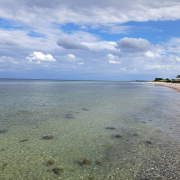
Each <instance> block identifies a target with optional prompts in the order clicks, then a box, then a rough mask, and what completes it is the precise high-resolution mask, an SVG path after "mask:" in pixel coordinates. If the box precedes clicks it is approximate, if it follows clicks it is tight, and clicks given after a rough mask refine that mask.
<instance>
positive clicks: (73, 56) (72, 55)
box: [67, 54, 76, 59]
mask: <svg viewBox="0 0 180 180" xmlns="http://www.w3.org/2000/svg"><path fill="white" fill-rule="evenodd" d="M67 57H68V58H72V59H76V56H75V55H74V54H68V55H67Z"/></svg>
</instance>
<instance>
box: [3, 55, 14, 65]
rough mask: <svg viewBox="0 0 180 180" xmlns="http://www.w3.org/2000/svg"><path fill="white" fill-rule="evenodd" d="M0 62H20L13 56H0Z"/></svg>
mask: <svg viewBox="0 0 180 180" xmlns="http://www.w3.org/2000/svg"><path fill="white" fill-rule="evenodd" d="M0 63H12V64H18V62H17V61H14V60H13V59H12V58H11V57H6V56H2V57H0Z"/></svg>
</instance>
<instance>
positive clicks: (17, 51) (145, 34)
mask: <svg viewBox="0 0 180 180" xmlns="http://www.w3.org/2000/svg"><path fill="white" fill-rule="evenodd" d="M179 74H180V1H179V0H171V1H170V0H154V1H152V0H133V1H132V0H126V1H124V0H111V1H110V0H91V1H89V0H88V1H87V0H51V1H49V0H0V78H25V79H60V80H108V81H109V80H110V81H127V80H153V79H154V78H156V77H161V78H170V79H171V78H176V76H177V75H179Z"/></svg>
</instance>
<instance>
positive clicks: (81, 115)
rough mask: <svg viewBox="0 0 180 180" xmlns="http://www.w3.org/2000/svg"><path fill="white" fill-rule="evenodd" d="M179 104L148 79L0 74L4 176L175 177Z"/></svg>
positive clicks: (44, 179)
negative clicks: (4, 76) (62, 78)
mask: <svg viewBox="0 0 180 180" xmlns="http://www.w3.org/2000/svg"><path fill="white" fill-rule="evenodd" d="M179 108H180V93H179V92H177V91H176V90H174V89H171V88H168V87H164V86H159V85H154V84H148V83H140V82H109V81H60V80H23V79H0V180H14V179H16V180H26V179H27V180H54V179H61V180H126V179H127V180H148V179H149V180H153V179H178V178H179V177H180V174H179V173H180V157H179V156H180V111H179Z"/></svg>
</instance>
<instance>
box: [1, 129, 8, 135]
mask: <svg viewBox="0 0 180 180" xmlns="http://www.w3.org/2000/svg"><path fill="white" fill-rule="evenodd" d="M8 131H9V130H7V129H2V130H0V134H3V133H6V132H8Z"/></svg>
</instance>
